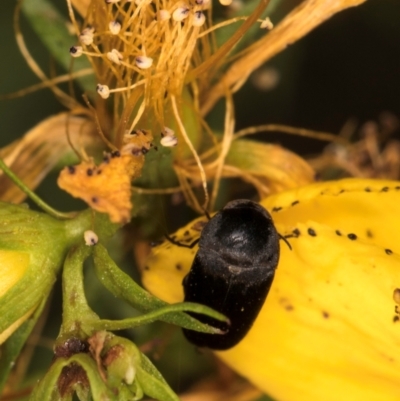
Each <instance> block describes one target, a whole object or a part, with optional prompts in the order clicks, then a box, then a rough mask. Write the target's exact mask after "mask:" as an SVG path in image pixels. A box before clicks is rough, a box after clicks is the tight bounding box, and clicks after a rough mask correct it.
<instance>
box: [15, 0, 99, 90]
mask: <svg viewBox="0 0 400 401" xmlns="http://www.w3.org/2000/svg"><path fill="white" fill-rule="evenodd" d="M22 11H23V13H24V15H25V16H26V18H27V19H28V20H29V22H30V23H31V25H32V28H33V29H34V31H35V32H36V33H37V35H38V36H39V38H40V39H41V41H42V42H43V44H44V45H45V46H46V47H47V49H48V50H49V52H50V53H51V55H52V56H53V57H54V58H55V59H56V60H57V62H58V63H59V64H60V65H61V66H62V67H63V68H64V70H65V71H68V72H69V71H80V70H83V69H87V68H91V66H90V63H89V61H88V60H87V59H86V57H80V58H74V59H72V58H71V55H70V54H69V48H70V47H71V46H73V45H75V44H76V42H77V38H76V36H75V35H72V34H71V33H70V32H69V30H68V24H70V21H69V20H67V19H66V18H64V17H63V16H62V15H61V13H60V12H59V11H58V10H57V9H56V8H55V7H54V6H53V5H52V4H51V2H50V1H47V0H24V1H23V2H22ZM71 67H72V69H71ZM77 82H78V83H79V85H80V86H81V87H82V89H83V90H84V91H86V92H89V93H94V91H95V88H96V82H95V79H94V76H93V75H89V76H84V77H81V78H78V79H77Z"/></svg>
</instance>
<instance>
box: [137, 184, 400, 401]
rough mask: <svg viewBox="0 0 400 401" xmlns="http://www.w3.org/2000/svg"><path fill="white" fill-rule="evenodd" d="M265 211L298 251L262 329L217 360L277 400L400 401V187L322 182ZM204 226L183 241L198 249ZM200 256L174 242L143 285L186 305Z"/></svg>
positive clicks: (279, 198) (184, 232)
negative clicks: (187, 280)
mask: <svg viewBox="0 0 400 401" xmlns="http://www.w3.org/2000/svg"><path fill="white" fill-rule="evenodd" d="M261 203H262V204H263V205H264V206H265V207H266V209H267V210H269V212H270V213H271V215H272V217H273V220H274V224H275V226H276V228H277V230H278V232H279V233H280V234H281V235H282V236H285V237H286V238H287V240H288V241H289V243H290V246H291V248H292V249H289V247H288V246H286V244H284V243H281V255H280V261H279V265H278V268H277V270H276V274H275V280H274V282H273V284H272V288H271V290H270V292H269V294H268V297H267V300H266V302H265V304H264V306H263V308H262V310H261V312H260V314H259V316H258V318H257V320H256V321H255V323H254V325H253V327H252V329H251V330H250V332H249V333H248V334H247V336H246V337H245V338H244V339H243V340H242V341H241V342H240V343H239V344H238V345H237V346H235V347H234V348H232V349H230V350H227V351H221V352H217V355H218V357H220V358H221V359H222V360H224V361H225V362H226V363H227V364H228V365H229V366H230V367H231V368H232V369H234V370H236V371H238V372H239V373H240V374H242V375H243V376H245V377H247V378H248V379H249V380H250V381H251V382H252V383H254V384H255V385H257V386H258V387H259V388H261V389H262V390H264V391H265V392H266V393H268V394H270V395H271V396H273V397H274V398H276V399H277V400H284V401H303V400H304V401H306V400H307V401H310V400H311V401H314V400H325V401H336V400H338V399H343V400H352V401H374V400H393V401H394V400H397V399H399V397H400V389H399V386H398V383H399V380H400V373H399V372H400V340H399V330H400V326H399V325H398V323H397V322H398V320H399V316H398V309H397V303H398V296H397V295H396V294H398V291H399V290H398V288H400V246H399V243H398V227H399V225H400V214H399V205H400V182H396V181H381V180H376V181H374V180H359V179H348V180H342V181H333V182H327V183H319V184H313V185H309V186H305V187H302V188H298V189H294V190H291V191H286V192H282V193H280V194H276V195H272V196H270V197H268V198H267V199H265V200H263V201H262V202H261ZM200 220H202V221H204V220H205V219H204V218H202V219H200ZM199 227H201V224H196V221H195V222H192V223H190V224H188V225H187V226H186V227H183V228H182V229H180V230H179V231H178V232H177V233H176V235H175V237H174V238H175V240H177V241H191V240H192V239H193V238H196V237H198V236H199V230H201V228H199ZM188 233H189V234H188ZM195 252H196V249H187V248H182V247H178V246H175V245H172V244H170V243H168V242H165V243H163V244H162V245H161V246H159V247H157V248H155V249H154V251H153V253H152V255H151V256H150V258H149V260H148V263H147V268H146V269H145V270H144V271H143V283H144V285H145V286H146V287H147V288H148V289H149V290H150V291H151V292H153V293H154V294H155V295H157V296H159V297H160V298H163V299H164V300H167V301H168V302H177V301H180V300H182V299H183V291H182V279H183V277H184V276H185V275H186V274H187V272H188V270H189V269H190V266H191V263H192V261H193V256H194V253H195ZM166 261H168V263H166Z"/></svg>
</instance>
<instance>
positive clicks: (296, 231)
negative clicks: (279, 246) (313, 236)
mask: <svg viewBox="0 0 400 401" xmlns="http://www.w3.org/2000/svg"><path fill="white" fill-rule="evenodd" d="M292 232H293V236H294V237H298V236H299V235H300V230H299V229H298V228H295V229H294V230H293V231H292Z"/></svg>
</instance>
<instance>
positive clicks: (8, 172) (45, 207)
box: [0, 158, 75, 219]
mask: <svg viewBox="0 0 400 401" xmlns="http://www.w3.org/2000/svg"><path fill="white" fill-rule="evenodd" d="M0 169H2V170H3V172H4V174H5V175H6V176H7V177H8V178H9V179H10V180H11V181H12V182H13V183H14V184H15V185H16V186H17V187H18V188H19V189H21V191H22V192H24V193H25V194H26V195H27V196H28V197H29V198H30V199H31V200H32V201H33V202H35V203H36V205H38V206H39V207H40V208H41V209H42V210H43V211H44V212H46V213H48V214H49V215H50V216H53V217H55V218H57V219H71V218H72V217H74V215H75V213H63V212H59V211H58V210H55V209H53V208H52V207H51V206H49V205H48V204H47V203H46V202H44V201H43V200H42V199H40V198H39V196H37V195H36V194H35V193H34V192H33V191H32V190H30V189H29V188H28V187H27V186H26V185H25V184H24V183H23V182H22V181H21V180H20V179H19V178H18V177H17V176H16V175H15V174H14V173H13V172H12V171H11V170H10V168H9V167H8V166H7V165H6V164H5V163H4V161H3V159H2V158H0Z"/></svg>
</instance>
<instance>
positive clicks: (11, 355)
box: [0, 300, 46, 394]
mask: <svg viewBox="0 0 400 401" xmlns="http://www.w3.org/2000/svg"><path fill="white" fill-rule="evenodd" d="M45 304H46V300H43V301H42V302H41V304H40V305H39V306H38V307H37V309H36V311H35V312H34V314H33V315H32V316H30V317H29V318H28V319H27V320H25V322H24V323H22V325H21V326H20V327H19V328H18V329H17V330H16V331H15V332H14V333H13V334H12V335H11V337H10V338H8V340H7V341H6V342H5V343H4V344H3V345H2V346H1V358H0V394H1V393H2V391H3V387H4V385H5V384H6V381H7V378H8V375H9V374H10V371H11V369H12V368H13V367H14V365H15V361H16V359H17V358H18V355H19V353H20V352H21V349H22V347H23V346H24V344H25V342H26V340H27V338H28V337H29V335H30V334H31V332H32V330H33V328H34V327H35V324H36V322H37V320H38V319H39V317H40V315H41V314H42V310H43V308H44V305H45Z"/></svg>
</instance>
